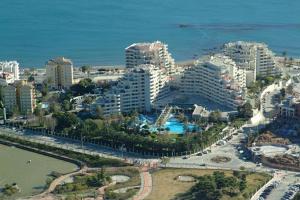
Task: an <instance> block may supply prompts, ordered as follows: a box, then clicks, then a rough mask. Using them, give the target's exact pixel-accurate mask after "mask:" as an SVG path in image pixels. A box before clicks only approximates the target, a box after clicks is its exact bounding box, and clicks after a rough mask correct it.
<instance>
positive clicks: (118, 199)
mask: <svg viewBox="0 0 300 200" xmlns="http://www.w3.org/2000/svg"><path fill="white" fill-rule="evenodd" d="M105 173H106V175H110V176H112V175H125V176H128V177H130V179H129V180H128V181H126V182H124V183H117V184H116V185H113V186H111V187H109V188H108V190H107V191H106V194H107V196H108V197H109V198H110V199H114V200H125V199H129V198H131V197H133V196H134V195H135V194H136V193H137V192H138V191H139V189H138V188H135V189H130V190H127V192H126V193H114V192H113V191H114V190H117V189H121V188H126V187H132V186H139V185H141V178H140V173H139V171H138V169H137V168H135V167H122V168H110V169H107V170H106V171H105Z"/></svg>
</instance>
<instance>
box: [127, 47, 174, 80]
mask: <svg viewBox="0 0 300 200" xmlns="http://www.w3.org/2000/svg"><path fill="white" fill-rule="evenodd" d="M125 56H126V67H127V68H134V67H136V66H139V65H143V64H151V65H154V66H156V67H159V68H167V70H168V71H167V72H168V74H169V75H171V74H173V73H174V68H175V62H174V59H173V58H172V56H171V54H170V53H169V52H168V45H166V44H164V43H162V42H160V41H156V42H152V43H134V44H132V45H130V46H129V47H127V48H126V49H125Z"/></svg>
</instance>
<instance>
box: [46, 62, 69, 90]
mask: <svg viewBox="0 0 300 200" xmlns="http://www.w3.org/2000/svg"><path fill="white" fill-rule="evenodd" d="M46 76H47V79H48V81H49V83H50V87H51V88H54V89H69V88H70V87H71V86H72V84H73V63H72V61H71V60H70V59H67V58H64V57H58V58H55V59H51V60H49V61H48V62H47V63H46Z"/></svg>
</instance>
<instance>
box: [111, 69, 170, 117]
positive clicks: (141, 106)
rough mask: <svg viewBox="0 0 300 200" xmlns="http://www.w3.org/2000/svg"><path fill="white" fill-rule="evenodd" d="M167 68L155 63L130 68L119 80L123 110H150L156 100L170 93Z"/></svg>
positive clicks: (118, 86)
mask: <svg viewBox="0 0 300 200" xmlns="http://www.w3.org/2000/svg"><path fill="white" fill-rule="evenodd" d="M168 82H169V78H168V75H167V70H166V69H161V68H159V67H156V66H154V65H140V66H137V67H135V68H133V69H130V70H129V71H128V72H127V73H126V74H125V75H124V77H123V78H122V79H121V80H120V81H119V83H118V85H117V87H116V90H117V91H118V93H119V94H120V100H121V111H122V112H125V113H127V112H131V111H135V110H136V111H150V110H151V109H152V108H153V105H154V104H155V101H157V100H160V99H162V98H164V97H166V96H167V95H168V94H169V85H168Z"/></svg>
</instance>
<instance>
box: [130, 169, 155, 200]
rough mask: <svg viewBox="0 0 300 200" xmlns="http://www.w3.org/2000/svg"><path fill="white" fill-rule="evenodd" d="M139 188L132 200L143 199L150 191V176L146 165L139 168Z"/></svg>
mask: <svg viewBox="0 0 300 200" xmlns="http://www.w3.org/2000/svg"><path fill="white" fill-rule="evenodd" d="M140 176H141V189H140V191H139V192H138V194H137V195H135V196H134V197H133V200H143V199H145V198H146V197H147V196H148V195H149V194H150V193H151V191H152V176H151V174H150V173H149V171H148V167H146V166H144V167H142V168H141V173H140Z"/></svg>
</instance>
